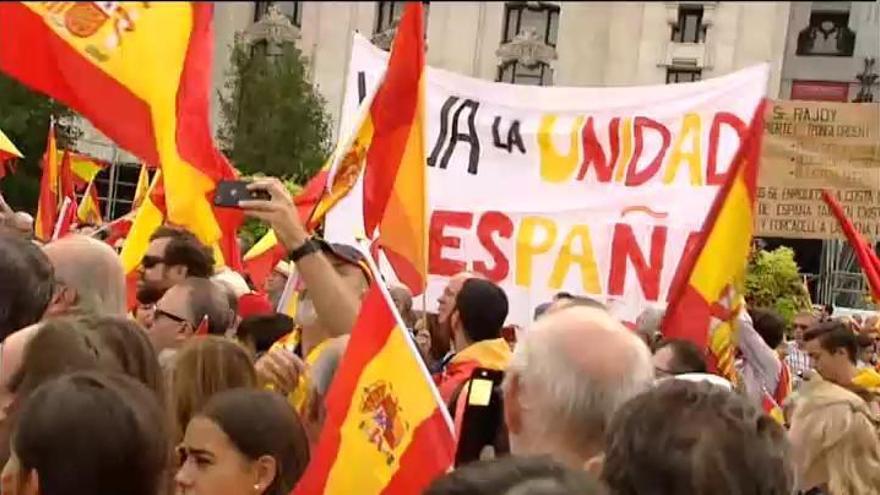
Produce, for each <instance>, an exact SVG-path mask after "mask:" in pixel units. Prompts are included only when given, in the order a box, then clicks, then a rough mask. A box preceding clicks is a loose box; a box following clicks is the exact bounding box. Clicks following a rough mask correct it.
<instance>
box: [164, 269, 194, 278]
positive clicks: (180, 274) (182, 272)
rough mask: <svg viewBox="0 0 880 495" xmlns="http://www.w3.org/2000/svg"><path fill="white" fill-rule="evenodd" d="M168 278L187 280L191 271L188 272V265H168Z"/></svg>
mask: <svg viewBox="0 0 880 495" xmlns="http://www.w3.org/2000/svg"><path fill="white" fill-rule="evenodd" d="M166 270H167V272H166V275H165V276H166V277H167V278H171V279H174V280H185V279H186V277H187V274H188V272H189V270H187V268H186V265H173V266H167V265H166Z"/></svg>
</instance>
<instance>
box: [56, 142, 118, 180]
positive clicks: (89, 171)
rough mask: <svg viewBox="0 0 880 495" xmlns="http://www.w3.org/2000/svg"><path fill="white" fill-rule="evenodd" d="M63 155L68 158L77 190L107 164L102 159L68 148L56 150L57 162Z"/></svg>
mask: <svg viewBox="0 0 880 495" xmlns="http://www.w3.org/2000/svg"><path fill="white" fill-rule="evenodd" d="M65 155H67V157H68V159H69V160H70V170H71V172H72V173H73V182H74V184H75V185H76V188H77V189H78V190H80V189H83V188H85V187H86V186H87V185H88V184H89V182H91V181H92V179H94V178H95V176H96V175H98V173H100V172H101V171H102V170H104V169H105V168H107V166H108V163H107V162H105V161H103V160H99V159H97V158H94V157H91V156H89V155H84V154H82V153H77V152H75V151H70V150H59V151H58V160H59V163H60V160H62V159H63V158H64V156H65Z"/></svg>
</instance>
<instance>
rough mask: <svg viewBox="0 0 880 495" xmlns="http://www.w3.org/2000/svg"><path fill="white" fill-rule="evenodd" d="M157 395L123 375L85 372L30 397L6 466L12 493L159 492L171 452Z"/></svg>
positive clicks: (6, 488)
mask: <svg viewBox="0 0 880 495" xmlns="http://www.w3.org/2000/svg"><path fill="white" fill-rule="evenodd" d="M164 425H165V422H164V413H163V411H162V408H161V407H160V406H159V403H158V402H157V401H156V398H155V396H154V395H153V393H152V392H151V391H150V390H148V389H147V388H146V387H145V386H144V385H143V384H141V383H139V382H137V381H136V380H134V379H132V378H130V377H128V376H125V375H121V374H112V375H103V374H100V373H96V372H77V373H73V374H70V375H65V376H62V377H60V378H57V379H55V380H52V381H49V382H47V383H45V384H43V385H42V386H40V387H39V388H37V389H36V390H35V391H34V393H33V394H32V395H31V397H30V398H29V399H28V400H27V402H25V404H24V406H23V409H22V411H21V416H20V417H19V420H18V423H17V424H16V427H15V431H14V432H13V436H12V454H11V456H10V458H9V461H8V462H7V463H6V467H5V468H4V469H3V475H2V481H0V484H2V487H0V490H2V493H3V494H4V495H7V494H8V495H50V494H51V495H110V494H126V495H156V494H157V493H159V492H160V490H161V489H162V488H163V486H164V482H165V480H166V479H167V478H166V477H165V474H166V473H167V466H168V456H169V453H170V451H171V450H170V448H169V445H168V444H169V442H168V435H167V429H166V428H164Z"/></svg>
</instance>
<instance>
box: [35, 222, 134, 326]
mask: <svg viewBox="0 0 880 495" xmlns="http://www.w3.org/2000/svg"><path fill="white" fill-rule="evenodd" d="M43 252H45V253H46V256H47V257H48V258H49V261H51V262H52V266H53V267H54V268H55V278H56V279H57V282H58V283H59V285H60V289H61V292H60V293H58V294H56V296H55V300H54V301H53V304H52V307H50V314H62V313H66V312H68V311H69V310H71V309H74V308H76V309H81V310H84V311H88V312H94V313H106V314H112V315H124V314H125V309H126V308H125V272H124V271H123V268H122V262H121V261H120V259H119V256H118V255H117V254H116V251H114V250H113V248H111V247H110V246H108V245H107V244H105V243H103V242H101V241H98V240H96V239H92V238H90V237H85V236H78V235H74V236H68V237H65V238H63V239H60V240H57V241H54V242H51V243H49V244H47V245H45V246H44V247H43Z"/></svg>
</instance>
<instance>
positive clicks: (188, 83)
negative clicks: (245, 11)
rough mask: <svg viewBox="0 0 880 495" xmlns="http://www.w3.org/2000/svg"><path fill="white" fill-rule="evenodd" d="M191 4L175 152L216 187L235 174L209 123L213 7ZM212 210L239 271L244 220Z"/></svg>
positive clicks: (228, 258) (229, 259)
mask: <svg viewBox="0 0 880 495" xmlns="http://www.w3.org/2000/svg"><path fill="white" fill-rule="evenodd" d="M191 5H192V13H193V26H192V30H191V31H190V41H189V45H188V46H187V50H186V58H185V59H184V62H183V71H182V73H181V75H180V86H179V87H178V90H177V136H176V138H177V149H178V151H179V153H180V156H181V158H183V159H184V160H186V161H187V162H188V163H189V164H191V165H192V166H193V167H195V168H196V169H198V170H199V171H200V172H202V173H203V174H204V175H206V176H207V177H210V178H211V180H213V181H214V183H215V185H216V183H217V182H218V181H220V180H230V179H234V178H236V177H237V175H238V174H237V172H236V171H235V169H234V168H233V167H232V165H231V164H230V163H229V161H228V160H227V159H226V157H225V156H223V154H222V153H220V151H219V150H217V148H216V146H214V138H213V135H212V134H211V125H210V122H209V120H208V113H209V110H208V109H209V108H210V105H211V102H210V94H211V67H212V60H213V53H214V37H213V29H212V22H211V21H212V19H213V16H214V5H213V3H210V2H193V3H192V4H191ZM213 197H214V193H213V191H210V192H208V193H207V195H206V199H207V201H208V202H209V203H211V202H212V200H213ZM213 211H214V217H215V219H216V221H217V224H218V226H219V227H220V230H221V232H222V233H223V236H222V238H221V239H220V241H219V245H220V250H221V251H222V252H223V259H224V262H225V264H226V265H227V266H228V267H229V268H231V269H233V270H235V271H241V270H242V262H241V251H240V248H239V245H238V238H237V236H236V233H237V232H238V228H239V227H240V226H241V224H242V222H243V221H244V214H243V213H242V212H241V210H238V209H234V208H216V207H215V208H213Z"/></svg>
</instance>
